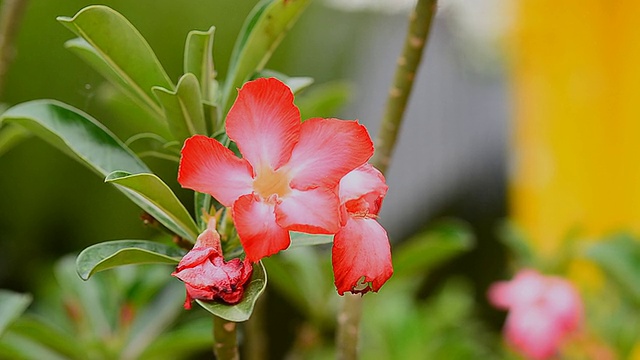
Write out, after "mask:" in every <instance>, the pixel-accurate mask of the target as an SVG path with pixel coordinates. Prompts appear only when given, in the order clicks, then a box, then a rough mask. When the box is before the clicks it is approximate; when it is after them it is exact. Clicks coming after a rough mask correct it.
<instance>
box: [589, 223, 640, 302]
mask: <svg viewBox="0 0 640 360" xmlns="http://www.w3.org/2000/svg"><path fill="white" fill-rule="evenodd" d="M586 256H587V258H588V259H591V260H593V261H595V262H596V263H597V264H598V265H599V266H600V267H601V268H602V270H604V272H605V273H606V274H607V275H608V276H609V277H610V278H611V279H612V280H613V282H614V283H616V284H617V285H618V286H619V287H620V288H621V289H622V290H623V291H624V292H625V293H627V294H628V295H629V296H630V298H631V299H633V300H634V302H635V303H636V304H640V243H639V242H638V241H637V239H634V238H633V237H631V236H630V235H627V234H619V235H616V236H614V237H613V238H612V239H610V240H609V241H604V242H599V243H596V244H594V245H592V246H590V247H589V248H588V249H587V251H586Z"/></svg>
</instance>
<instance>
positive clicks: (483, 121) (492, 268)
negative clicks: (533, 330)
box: [0, 0, 640, 332]
mask: <svg viewBox="0 0 640 360" xmlns="http://www.w3.org/2000/svg"><path fill="white" fill-rule="evenodd" d="M255 3H256V1H253V0H251V1H249V0H246V1H226V0H186V1H180V2H177V1H170V0H153V1H152V0H138V1H125V0H120V1H117V0H108V1H103V2H102V4H105V5H108V6H110V7H112V8H114V9H116V10H117V11H119V12H120V13H122V14H123V15H125V16H126V17H127V18H128V19H129V20H130V21H131V22H132V23H133V24H134V25H135V26H136V27H137V28H138V29H139V30H140V32H141V33H142V34H143V36H144V37H145V38H146V39H147V40H148V42H149V43H150V45H151V47H152V48H153V49H154V51H155V52H156V54H157V56H158V58H159V60H160V62H161V63H162V64H163V66H164V67H165V69H166V70H167V72H168V74H169V75H170V77H171V78H172V79H173V80H174V81H176V80H177V78H178V77H179V76H180V74H181V73H182V51H183V47H184V41H185V38H186V35H187V33H188V31H190V30H193V29H199V30H206V29H208V28H209V27H210V26H211V25H215V26H216V27H217V30H216V34H215V44H214V48H215V50H214V61H215V68H216V71H217V73H218V76H219V77H220V78H224V77H225V72H226V69H227V65H228V64H227V61H228V57H229V55H230V53H231V49H232V47H233V43H234V41H235V38H236V36H237V34H238V32H239V30H240V27H241V25H242V22H243V21H244V19H245V17H246V15H247V14H248V13H249V11H250V9H251V8H252V7H253V5H255ZM90 4H91V2H87V1H79V0H64V1H47V0H31V1H29V3H28V7H27V9H26V12H25V14H24V18H23V21H22V24H21V25H20V28H19V33H18V37H17V43H16V48H15V50H16V52H15V58H14V61H13V63H12V64H11V67H10V69H9V72H8V75H7V78H6V82H5V85H4V86H5V87H4V91H3V94H2V98H1V99H0V100H1V102H2V103H5V104H6V105H8V106H10V105H14V104H17V103H20V102H23V101H28V100H33V99H39V98H53V99H57V100H61V101H64V102H66V103H69V104H71V105H73V106H75V107H77V108H79V109H81V110H83V111H85V112H87V113H89V114H91V115H93V116H94V117H95V118H97V119H100V121H101V122H103V123H105V124H106V125H107V126H108V127H110V128H111V129H113V130H114V131H115V132H116V134H118V135H119V136H120V137H121V138H123V139H126V138H127V137H128V136H130V135H131V134H128V133H127V130H126V124H127V121H128V120H129V119H127V118H126V116H122V115H121V114H118V113H117V112H114V111H112V110H111V109H110V108H109V106H107V105H106V104H108V102H105V101H103V100H104V99H105V98H106V97H108V96H109V91H110V89H109V86H108V85H107V84H105V81H104V79H103V78H102V77H101V76H100V75H99V74H97V73H96V72H95V71H93V70H92V69H91V68H90V67H89V66H88V65H86V64H85V63H84V62H82V61H81V60H80V59H79V58H77V57H76V56H75V55H74V54H72V53H71V52H69V51H67V50H65V49H64V47H63V43H64V42H65V41H66V40H68V39H71V38H72V37H73V35H72V34H71V33H70V32H69V31H68V30H66V29H65V28H64V27H63V26H62V25H60V24H59V23H58V22H57V21H56V20H55V19H56V16H71V15H73V14H75V13H76V12H77V11H78V10H80V9H81V8H82V7H84V6H87V5H90ZM438 6H439V11H438V14H437V17H436V19H435V22H434V24H433V28H432V33H431V40H430V42H429V44H428V47H427V49H426V56H425V58H424V60H423V66H422V68H421V70H420V72H419V74H418V77H417V78H416V84H415V88H414V92H413V95H412V97H411V100H410V104H409V108H408V110H407V114H406V120H405V122H404V125H403V128H402V131H401V135H400V141H399V145H398V148H397V150H396V152H395V157H394V160H393V163H392V165H391V168H390V170H389V172H388V173H387V180H388V183H389V186H390V190H389V193H388V196H387V198H386V200H385V204H384V207H383V210H382V213H381V215H380V221H381V222H382V224H383V225H384V226H385V227H386V228H387V229H388V231H389V235H390V238H391V240H392V243H393V244H394V247H395V246H397V245H398V244H401V243H402V242H403V241H405V240H406V239H408V238H410V237H411V236H412V235H414V234H416V233H418V232H420V231H421V230H423V229H424V228H425V227H428V226H429V225H430V224H431V223H432V222H433V221H434V220H435V219H439V218H442V217H455V218H458V219H461V220H463V221H464V222H466V223H468V224H469V226H470V229H471V230H472V232H473V233H474V235H475V247H474V249H473V250H471V251H470V252H468V253H466V254H464V255H463V256H461V257H459V258H457V259H456V260H454V261H453V262H450V263H448V264H447V265H446V266H444V267H442V268H439V269H438V270H437V271H435V272H434V273H433V274H432V275H431V276H430V277H429V280H428V281H427V283H426V284H425V285H424V286H425V289H424V291H423V293H427V294H428V293H429V291H430V289H433V288H436V287H437V286H438V284H439V283H440V282H442V281H444V279H448V278H450V277H451V276H458V275H459V276H461V277H462V278H465V279H467V280H468V282H469V283H472V284H473V286H472V290H471V292H472V295H473V299H474V301H475V302H476V304H477V309H478V310H477V315H478V316H479V317H480V318H482V319H483V321H484V322H486V324H487V326H488V327H489V328H490V329H492V330H495V332H497V331H499V327H500V324H501V320H502V319H503V316H502V315H501V314H499V313H498V312H496V311H493V310H491V309H490V307H489V306H488V305H487V303H486V298H485V293H486V289H487V287H488V285H489V284H490V283H491V282H492V281H495V280H497V279H501V278H504V277H505V276H507V275H508V274H509V271H508V266H507V265H508V256H507V254H506V250H505V247H504V245H503V244H502V243H501V242H500V241H499V239H498V238H499V233H500V231H499V228H501V226H503V225H504V224H505V222H506V221H509V222H510V223H511V224H515V226H516V227H518V228H519V229H521V230H522V232H523V233H524V234H526V237H527V238H529V239H530V242H531V243H532V244H534V246H535V247H536V248H537V249H538V250H540V253H541V254H553V253H554V252H557V251H559V249H560V248H561V245H560V244H561V243H562V241H563V239H564V238H565V237H567V235H568V234H574V235H575V234H580V235H581V236H584V237H586V238H596V237H599V236H601V235H603V234H606V233H607V232H611V231H614V230H621V229H627V230H637V228H638V226H640V222H639V221H638V220H639V217H640V205H639V204H640V191H638V188H640V187H639V186H638V185H639V184H640V181H639V180H640V167H639V166H638V161H637V160H639V159H638V154H639V151H638V141H637V139H638V133H639V132H640V121H638V118H639V117H638V115H640V101H639V100H640V99H638V96H640V95H639V94H640V91H637V90H640V89H638V86H639V85H638V84H640V71H638V70H637V64H638V63H640V62H638V61H637V60H638V57H640V45H638V44H640V41H638V40H640V33H639V31H640V30H639V29H640V28H638V27H637V26H635V25H634V23H633V21H634V20H633V19H637V16H638V15H640V14H639V12H640V6H636V5H633V3H632V2H615V4H614V3H610V2H605V1H598V0H593V1H563V2H552V1H547V0H545V1H535V2H527V1H524V0H523V1H517V0H442V1H440V2H439V5H438ZM410 7H411V1H399V0H397V1H346V0H344V1H324V2H323V1H316V2H314V3H313V4H312V6H311V7H310V8H309V9H308V10H307V11H306V12H305V13H304V14H303V16H302V18H301V19H300V20H299V21H298V23H297V24H296V26H295V27H294V28H293V30H292V31H291V32H290V33H289V35H288V36H287V37H286V38H285V40H284V42H283V43H282V45H281V46H280V47H279V48H278V50H277V51H276V53H275V54H274V56H273V58H272V60H271V61H270V62H269V64H268V66H267V67H268V68H270V69H274V70H277V71H281V72H283V73H286V74H288V75H296V76H310V77H313V78H314V79H315V81H316V84H319V85H323V84H335V83H337V82H339V83H341V84H343V85H344V87H345V89H348V90H349V94H350V95H349V97H348V101H347V102H346V103H345V105H344V106H343V107H341V109H340V111H339V112H338V113H337V114H335V115H337V117H341V118H345V119H356V118H357V119H359V120H360V121H361V122H362V123H364V124H365V125H366V126H367V127H368V129H369V130H370V132H371V133H372V134H373V135H375V133H376V132H377V126H378V123H379V121H380V118H381V113H382V110H383V108H384V103H385V100H386V94H387V88H388V86H389V84H390V82H391V79H392V77H393V71H394V66H395V62H396V57H397V55H398V53H399V52H400V49H401V47H402V43H403V39H404V35H405V31H406V19H407V14H408V11H409V9H410ZM151 166H152V168H153V169H154V171H156V172H157V173H159V174H161V176H162V177H163V178H164V179H175V172H176V169H175V166H174V164H173V163H169V162H166V161H163V160H152V161H151ZM169 185H170V186H171V187H172V188H173V189H174V191H175V192H176V193H177V194H178V195H179V197H181V199H182V200H183V201H184V202H186V203H190V201H191V199H190V196H191V195H190V193H189V192H188V191H183V190H182V189H180V188H179V185H178V184H177V183H176V182H175V181H174V182H169ZM0 195H1V196H0V288H8V289H12V290H16V291H20V292H37V290H36V289H38V288H40V287H42V286H43V284H46V283H48V282H51V281H52V276H53V275H52V272H51V268H52V265H53V263H54V262H55V261H56V260H57V259H59V258H60V257H61V256H62V255H65V254H68V253H74V252H78V251H79V250H81V249H83V248H84V247H86V246H88V245H91V244H94V243H97V242H101V241H106V240H111V239H127V238H131V239H137V238H148V237H149V236H152V235H153V234H154V230H153V229H149V228H147V227H145V226H144V225H143V223H142V221H141V219H140V211H139V210H138V209H137V208H136V207H135V205H134V204H132V203H130V202H129V201H128V200H127V199H126V198H125V197H123V196H122V195H121V194H119V193H118V192H117V191H115V190H114V189H112V188H111V187H110V186H108V185H105V184H104V183H103V182H102V180H101V179H100V178H98V177H96V176H95V175H94V174H92V173H91V172H90V171H88V170H87V169H85V168H83V167H82V166H81V165H79V164H77V163H76V162H74V161H73V160H70V159H69V158H67V157H66V156H65V155H63V154H61V153H59V152H57V151H56V150H54V149H53V148H52V147H50V146H49V145H48V144H45V143H44V142H42V141H41V140H39V139H36V138H30V139H28V140H26V141H24V142H23V143H21V144H20V145H18V146H16V147H15V148H13V149H11V150H10V151H7V152H6V153H3V154H0ZM383 291H384V288H383ZM273 296H275V297H276V298H278V295H277V294H275V295H273Z"/></svg>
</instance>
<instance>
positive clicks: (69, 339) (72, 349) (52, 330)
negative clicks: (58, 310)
mask: <svg viewBox="0 0 640 360" xmlns="http://www.w3.org/2000/svg"><path fill="white" fill-rule="evenodd" d="M11 331H12V332H14V333H16V334H20V335H22V336H24V337H25V338H29V339H31V340H33V341H34V342H36V343H38V344H41V345H44V346H46V347H48V348H49V349H51V350H53V351H55V352H56V353H58V354H60V355H63V356H64V357H65V358H69V359H78V360H82V359H84V358H86V355H87V354H86V353H85V352H84V351H83V349H82V348H81V347H80V346H78V343H77V342H76V339H75V338H74V336H73V335H71V334H68V333H66V332H65V331H63V330H61V329H59V328H56V327H54V326H51V325H49V324H47V323H45V322H44V321H42V320H41V319H39V318H36V317H31V316H26V317H22V318H20V319H19V320H18V321H16V322H15V324H14V325H13V326H11Z"/></svg>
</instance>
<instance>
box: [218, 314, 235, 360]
mask: <svg viewBox="0 0 640 360" xmlns="http://www.w3.org/2000/svg"><path fill="white" fill-rule="evenodd" d="M237 326H238V324H237V323H235V322H233V321H228V320H225V319H223V318H220V317H217V316H214V317H213V353H214V354H215V355H216V359H217V360H239V359H240V353H239V351H238V340H237V336H236V328H237Z"/></svg>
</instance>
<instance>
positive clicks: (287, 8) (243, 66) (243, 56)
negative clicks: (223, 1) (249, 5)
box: [221, 0, 310, 113]
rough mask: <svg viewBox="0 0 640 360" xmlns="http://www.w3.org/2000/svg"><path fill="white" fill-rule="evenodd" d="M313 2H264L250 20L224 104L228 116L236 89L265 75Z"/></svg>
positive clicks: (238, 48) (238, 43)
mask: <svg viewBox="0 0 640 360" xmlns="http://www.w3.org/2000/svg"><path fill="white" fill-rule="evenodd" d="M309 3H310V0H262V1H260V2H259V3H258V4H257V5H256V6H255V7H254V8H253V10H252V12H251V14H249V16H248V17H247V20H246V21H245V23H244V25H243V27H242V30H241V31H240V35H239V36H238V39H237V40H236V44H235V46H234V49H233V53H232V54H231V60H230V65H229V72H228V74H227V79H226V81H225V84H224V91H223V98H222V104H221V106H222V107H223V110H224V113H226V112H227V111H228V110H229V108H230V107H231V104H232V103H233V99H234V98H235V94H234V92H235V89H237V88H239V87H241V85H242V84H243V83H244V82H245V81H246V80H248V79H249V78H250V77H251V75H253V73H255V72H258V71H261V70H262V69H263V68H264V66H265V65H266V63H267V61H268V60H269V58H271V55H272V54H273V52H274V51H275V49H276V47H277V46H278V45H279V44H280V42H281V41H282V39H283V38H284V36H285V35H286V33H287V31H288V30H289V29H290V28H291V27H292V26H293V24H294V23H295V21H296V20H297V19H298V17H300V15H301V14H302V11H303V10H304V9H305V8H306V7H307V5H309Z"/></svg>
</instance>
